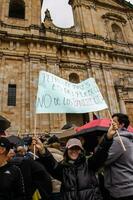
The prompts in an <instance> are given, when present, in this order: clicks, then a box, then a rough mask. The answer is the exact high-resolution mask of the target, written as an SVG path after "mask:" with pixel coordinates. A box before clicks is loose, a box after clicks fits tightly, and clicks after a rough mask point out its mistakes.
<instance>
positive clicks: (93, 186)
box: [34, 124, 115, 200]
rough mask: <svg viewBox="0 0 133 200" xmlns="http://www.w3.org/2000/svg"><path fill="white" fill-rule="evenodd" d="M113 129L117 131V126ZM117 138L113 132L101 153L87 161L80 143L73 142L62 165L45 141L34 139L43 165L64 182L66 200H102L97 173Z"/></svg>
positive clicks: (101, 148)
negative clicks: (44, 143)
mask: <svg viewBox="0 0 133 200" xmlns="http://www.w3.org/2000/svg"><path fill="white" fill-rule="evenodd" d="M111 127H112V129H114V128H115V127H113V124H112V125H111ZM114 134H115V133H114V132H113V131H112V132H111V131H110V132H108V133H107V135H105V137H104V139H103V141H102V142H101V144H99V148H97V151H96V152H95V153H94V154H93V155H92V156H91V157H89V158H86V157H85V154H84V149H83V146H82V144H81V142H80V140H79V139H76V138H72V139H69V140H68V142H67V144H66V150H65V152H64V160H63V161H62V162H57V161H56V160H55V159H54V157H53V156H52V154H51V153H50V152H49V151H48V149H47V148H44V146H43V144H42V143H41V141H39V140H38V139H35V138H34V145H36V147H37V148H38V149H39V153H40V155H39V158H40V162H42V163H43V164H44V165H45V167H46V169H47V170H48V172H49V173H50V174H51V175H52V176H53V177H54V178H56V179H58V180H60V181H61V194H62V198H63V200H102V196H101V193H100V189H99V186H98V181H97V178H96V176H95V172H96V171H97V170H98V169H99V168H100V167H101V166H102V165H103V163H104V162H105V160H106V158H107V156H108V150H109V148H110V146H111V144H112V142H113V135H114Z"/></svg>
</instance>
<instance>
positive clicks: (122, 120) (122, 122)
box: [112, 113, 130, 128]
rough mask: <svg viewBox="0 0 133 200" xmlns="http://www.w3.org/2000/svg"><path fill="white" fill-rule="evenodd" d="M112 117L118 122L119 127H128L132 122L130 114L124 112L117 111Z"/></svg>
mask: <svg viewBox="0 0 133 200" xmlns="http://www.w3.org/2000/svg"><path fill="white" fill-rule="evenodd" d="M112 118H113V121H114V122H116V123H117V124H118V128H128V126H129V124H130V121H129V118H128V116H127V115H125V114H123V113H115V114H113V116H112Z"/></svg>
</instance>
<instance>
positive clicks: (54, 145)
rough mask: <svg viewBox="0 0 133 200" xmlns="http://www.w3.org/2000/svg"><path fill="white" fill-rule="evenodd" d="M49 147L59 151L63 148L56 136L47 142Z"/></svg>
mask: <svg viewBox="0 0 133 200" xmlns="http://www.w3.org/2000/svg"><path fill="white" fill-rule="evenodd" d="M47 145H48V147H52V148H55V149H59V150H60V147H61V144H60V140H59V138H58V137H57V136H56V135H53V136H51V137H50V138H49V139H48V141H47Z"/></svg>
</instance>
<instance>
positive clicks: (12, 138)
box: [8, 135, 24, 146]
mask: <svg viewBox="0 0 133 200" xmlns="http://www.w3.org/2000/svg"><path fill="white" fill-rule="evenodd" d="M8 140H9V141H10V143H11V144H13V145H15V146H19V145H20V146H23V145H24V141H23V140H22V139H21V138H20V137H19V136H16V135H11V136H9V137H8Z"/></svg>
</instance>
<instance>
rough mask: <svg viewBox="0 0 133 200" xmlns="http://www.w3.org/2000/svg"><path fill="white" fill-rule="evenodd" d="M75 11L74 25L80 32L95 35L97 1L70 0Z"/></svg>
mask: <svg viewBox="0 0 133 200" xmlns="http://www.w3.org/2000/svg"><path fill="white" fill-rule="evenodd" d="M69 4H70V5H71V7H72V10H73V16H74V24H75V28H76V30H77V31H78V32H82V33H92V34H95V30H94V24H93V14H94V12H95V1H90V0H88V1H84V0H69Z"/></svg>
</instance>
